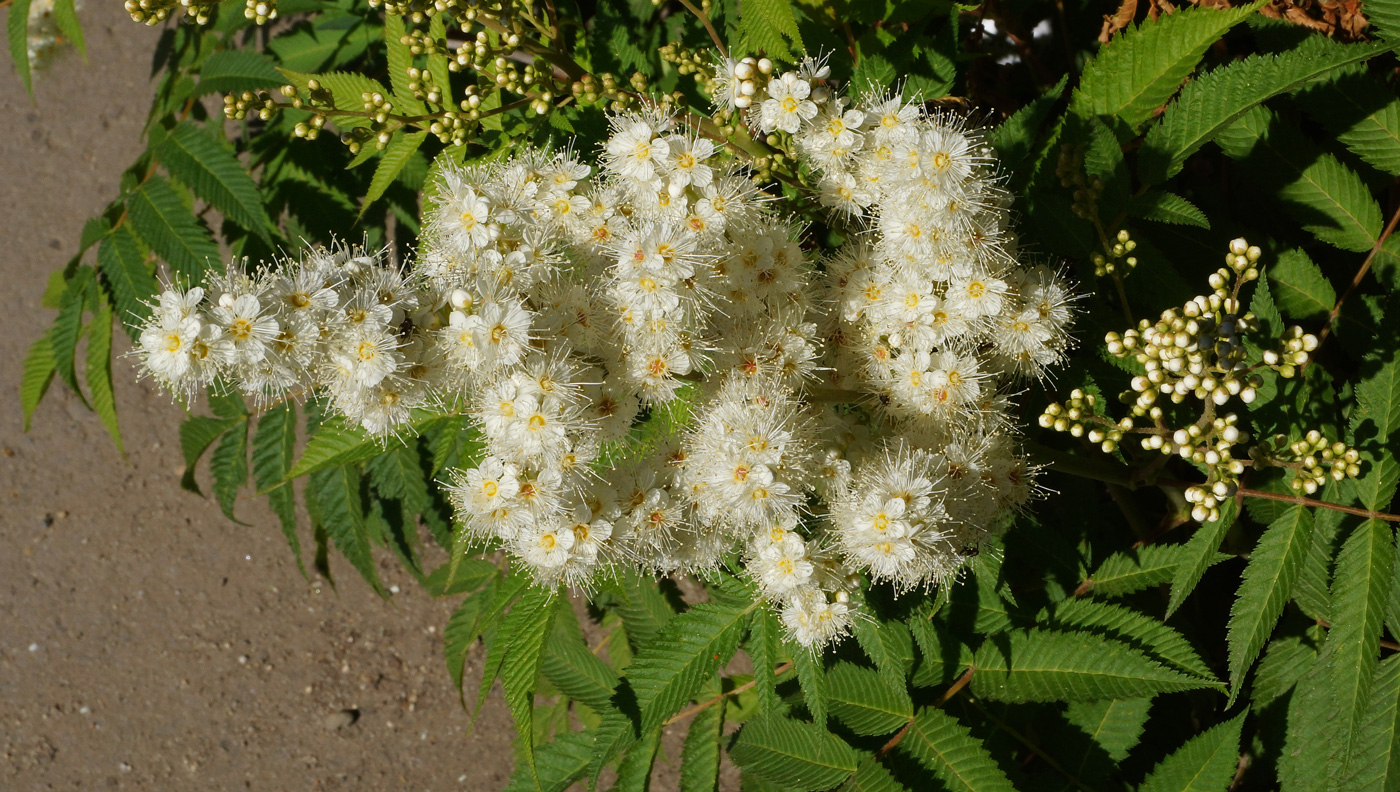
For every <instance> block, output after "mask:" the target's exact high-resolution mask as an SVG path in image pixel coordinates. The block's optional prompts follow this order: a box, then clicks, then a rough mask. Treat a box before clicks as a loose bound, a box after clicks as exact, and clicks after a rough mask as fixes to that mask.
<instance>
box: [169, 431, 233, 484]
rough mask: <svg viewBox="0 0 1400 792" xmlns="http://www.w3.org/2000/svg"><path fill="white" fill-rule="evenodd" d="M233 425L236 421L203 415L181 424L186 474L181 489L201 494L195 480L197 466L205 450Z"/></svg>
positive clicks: (181, 443) (181, 442) (181, 441)
mask: <svg viewBox="0 0 1400 792" xmlns="http://www.w3.org/2000/svg"><path fill="white" fill-rule="evenodd" d="M233 424H234V421H231V420H228V419H224V418H210V417H208V416H203V415H201V416H196V417H194V418H187V419H185V421H184V422H183V423H181V424H180V451H181V452H182V453H183V454H184V456H185V473H184V475H183V476H181V477H180V486H181V487H184V488H185V489H187V490H189V491H190V492H193V493H195V494H199V487H198V486H197V485H196V484H195V480H194V468H195V465H197V464H199V458H200V457H202V456H204V452H205V450H206V449H208V448H209V446H210V445H211V444H212V443H213V442H214V440H215V439H216V438H217V437H218V436H219V435H221V434H223V433H224V430H225V429H228V428H229V427H230V426H232V425H233Z"/></svg>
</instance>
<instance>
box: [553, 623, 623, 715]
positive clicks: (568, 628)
mask: <svg viewBox="0 0 1400 792" xmlns="http://www.w3.org/2000/svg"><path fill="white" fill-rule="evenodd" d="M561 600H562V602H561V612H560V614H559V615H558V616H556V617H555V625H554V631H553V632H551V633H550V635H549V639H548V641H546V642H545V653H544V661H543V664H542V665H541V668H542V670H543V671H544V676H545V679H548V680H549V681H550V683H551V684H553V685H554V686H555V687H556V688H559V692H560V693H563V694H564V695H566V696H568V697H569V698H571V699H574V700H575V701H581V702H583V703H584V704H587V705H588V706H590V707H592V708H593V710H594V711H595V712H598V713H603V712H606V711H607V710H608V709H609V708H611V707H612V696H613V692H614V691H615V690H616V689H617V682H618V675H617V672H616V671H614V670H613V669H612V667H611V666H609V665H608V664H607V663H604V662H603V661H602V660H600V659H599V658H598V656H597V655H595V654H593V653H592V652H590V651H589V650H588V645H587V644H585V643H584V642H583V633H582V632H580V631H579V623H578V619H577V618H575V617H574V614H573V611H572V609H570V608H569V606H568V600H566V599H563V598H561Z"/></svg>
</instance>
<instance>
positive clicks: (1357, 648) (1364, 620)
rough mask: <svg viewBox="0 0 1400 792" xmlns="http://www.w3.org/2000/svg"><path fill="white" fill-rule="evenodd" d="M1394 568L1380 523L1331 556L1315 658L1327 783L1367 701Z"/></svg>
mask: <svg viewBox="0 0 1400 792" xmlns="http://www.w3.org/2000/svg"><path fill="white" fill-rule="evenodd" d="M1394 564H1395V547H1394V545H1393V544H1392V543H1391V530H1390V526H1389V525H1387V524H1386V523H1384V522H1381V521H1380V520H1367V521H1366V522H1364V523H1362V524H1361V525H1360V526H1359V527H1357V529H1356V530H1355V531H1353V532H1352V534H1351V536H1349V537H1347V540H1346V542H1345V543H1344V544H1343V545H1342V552H1341V553H1340V554H1339V555H1338V556H1337V577H1336V582H1335V583H1334V584H1333V591H1332V628H1331V629H1330V630H1329V631H1328V633H1327V643H1326V644H1324V646H1323V652H1322V657H1321V658H1320V659H1319V665H1320V666H1321V667H1322V668H1323V669H1325V674H1324V675H1325V678H1326V679H1327V680H1328V681H1329V683H1330V687H1331V690H1332V694H1331V696H1330V697H1329V703H1330V707H1329V709H1330V712H1331V713H1332V714H1331V715H1330V716H1329V717H1328V718H1327V720H1328V722H1329V723H1330V726H1329V728H1328V731H1329V732H1330V733H1331V735H1332V737H1331V740H1330V741H1329V745H1330V746H1331V755H1330V757H1329V761H1328V775H1329V776H1330V777H1332V778H1337V777H1338V776H1339V775H1340V774H1341V772H1342V771H1343V770H1344V769H1345V767H1346V765H1347V764H1348V763H1349V762H1350V760H1351V752H1352V746H1353V745H1354V744H1355V743H1356V741H1357V739H1358V735H1359V734H1360V729H1361V725H1362V724H1363V723H1364V720H1365V717H1364V716H1365V713H1366V708H1367V706H1368V704H1369V702H1370V700H1371V683H1372V682H1373V681H1374V676H1375V672H1376V657H1377V655H1378V654H1379V652H1380V636H1381V624H1382V621H1383V620H1384V618H1385V609H1386V594H1387V593H1388V587H1389V585H1390V583H1391V580H1392V575H1393V572H1394Z"/></svg>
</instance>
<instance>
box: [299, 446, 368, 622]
mask: <svg viewBox="0 0 1400 792" xmlns="http://www.w3.org/2000/svg"><path fill="white" fill-rule="evenodd" d="M306 505H307V509H308V511H310V512H311V519H313V520H315V521H316V522H317V523H318V524H320V525H321V526H322V527H324V528H325V530H326V533H327V534H328V535H329V536H330V539H331V541H332V542H334V543H335V546H336V549H338V550H340V552H341V554H342V555H344V556H345V558H346V560H348V561H349V562H350V565H351V566H353V567H355V569H356V571H358V572H359V573H360V576H361V577H363V578H364V579H365V581H366V582H368V583H369V584H370V586H371V587H373V588H374V590H375V592H376V593H377V594H379V596H381V597H387V596H388V593H387V592H386V591H385V590H384V587H383V585H381V584H380V582H379V573H378V571H377V570H376V568H375V565H374V552H373V549H372V547H371V543H370V536H369V528H368V526H367V525H366V524H365V514H364V508H363V505H362V501H361V495H360V472H359V469H358V468H357V467H355V466H353V465H342V466H340V467H332V468H327V469H324V470H318V471H316V472H315V473H312V474H311V476H310V478H309V479H308V480H307V484H306Z"/></svg>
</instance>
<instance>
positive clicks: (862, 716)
mask: <svg viewBox="0 0 1400 792" xmlns="http://www.w3.org/2000/svg"><path fill="white" fill-rule="evenodd" d="M826 687H827V696H828V698H829V699H830V700H831V714H832V715H835V716H836V717H837V718H839V719H840V720H841V722H842V723H845V724H846V725H847V726H849V727H850V729H851V731H853V732H855V733H856V734H864V735H868V736H878V735H882V734H891V733H893V732H895V731H898V730H899V729H900V727H902V726H904V724H906V723H908V722H909V719H910V718H912V717H914V705H913V703H912V702H911V701H910V700H909V693H908V692H907V691H906V690H905V688H904V680H903V679H899V680H898V687H895V686H893V685H891V684H890V679H889V678H888V676H887V675H885V674H882V673H880V672H879V671H876V670H874V669H871V668H862V667H860V666H858V665H854V664H852V663H846V662H840V663H837V664H836V665H834V666H832V668H831V670H830V671H827V672H826Z"/></svg>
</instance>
